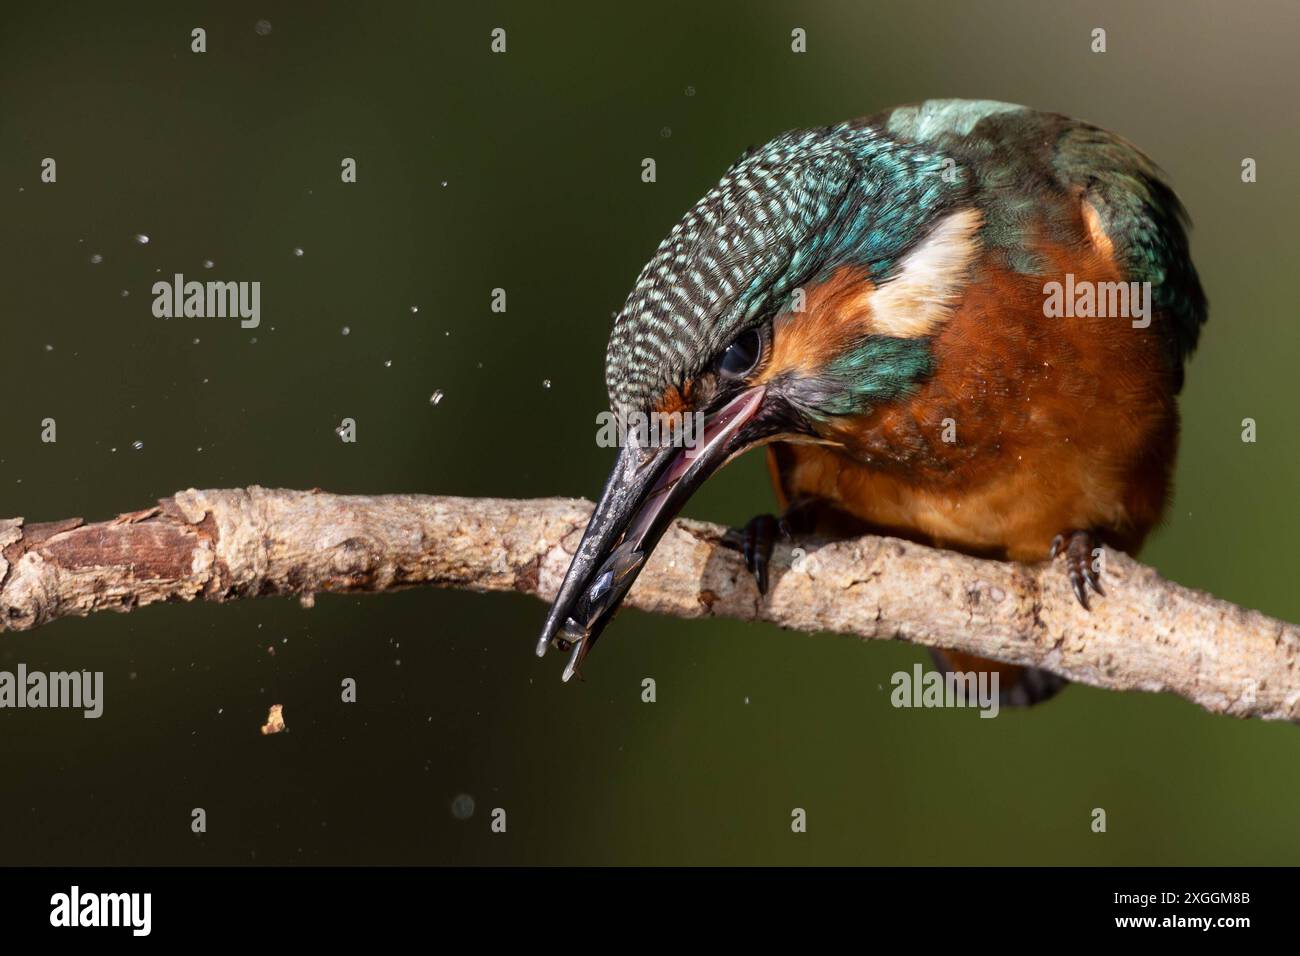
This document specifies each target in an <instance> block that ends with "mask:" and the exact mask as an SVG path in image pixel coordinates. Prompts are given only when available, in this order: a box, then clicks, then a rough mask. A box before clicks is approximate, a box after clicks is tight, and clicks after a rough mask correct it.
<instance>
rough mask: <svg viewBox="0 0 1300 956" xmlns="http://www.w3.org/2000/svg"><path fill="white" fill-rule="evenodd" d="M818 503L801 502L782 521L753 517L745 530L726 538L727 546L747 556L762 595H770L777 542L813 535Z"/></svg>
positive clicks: (766, 515)
mask: <svg viewBox="0 0 1300 956" xmlns="http://www.w3.org/2000/svg"><path fill="white" fill-rule="evenodd" d="M815 504H816V503H815V501H814V500H813V499H800V500H798V501H796V502H795V503H794V504H792V505H791V506H790V507H789V508H787V509H786V512H785V514H783V515H782V516H781V517H779V518H778V517H776V516H775V515H770V514H762V515H759V516H758V517H756V518H750V519H749V521H747V522H746V523H745V526H744V527H743V528H732V529H731V530H730V531H728V532H727V533H726V534H725V535H724V536H723V538H722V545H723V547H727V548H731V549H732V550H734V551H739V552H740V553H741V554H743V555H744V556H745V567H747V568H749V573H750V574H752V575H753V576H754V583H755V584H757V585H758V593H759V594H766V593H767V582H768V576H767V569H768V565H769V563H770V562H771V560H772V549H773V548H775V547H776V542H777V539H778V538H780V539H784V540H786V541H789V540H790V539H791V538H792V537H794V535H796V534H808V533H811V532H812V530H813V528H814V527H815V526H816V509H815Z"/></svg>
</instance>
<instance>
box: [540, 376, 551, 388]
mask: <svg viewBox="0 0 1300 956" xmlns="http://www.w3.org/2000/svg"><path fill="white" fill-rule="evenodd" d="M550 387H551V380H550V379H549V378H544V379H542V388H550Z"/></svg>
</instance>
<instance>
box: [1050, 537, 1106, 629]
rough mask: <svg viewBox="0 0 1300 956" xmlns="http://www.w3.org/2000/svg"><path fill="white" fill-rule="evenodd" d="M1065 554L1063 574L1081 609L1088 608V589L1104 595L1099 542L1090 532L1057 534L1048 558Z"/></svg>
mask: <svg viewBox="0 0 1300 956" xmlns="http://www.w3.org/2000/svg"><path fill="white" fill-rule="evenodd" d="M1062 551H1064V552H1065V573H1066V575H1067V576H1068V577H1069V579H1070V586H1071V587H1072V588H1074V596H1075V597H1077V598H1078V599H1079V603H1080V604H1082V605H1083V609H1084V610H1085V611H1086V610H1089V608H1088V588H1089V587H1091V588H1092V589H1093V590H1094V591H1096V592H1097V593H1098V594H1101V595H1104V594H1105V593H1106V592H1104V591H1103V590H1102V589H1101V555H1102V550H1101V541H1100V539H1098V537H1097V536H1096V535H1095V534H1094V533H1093V532H1091V531H1071V532H1069V533H1068V534H1058V535H1057V536H1056V537H1055V538H1053V539H1052V550H1051V553H1050V554H1049V555H1048V557H1049V558H1055V557H1056V556H1057V555H1058V554H1060V553H1061V552H1062Z"/></svg>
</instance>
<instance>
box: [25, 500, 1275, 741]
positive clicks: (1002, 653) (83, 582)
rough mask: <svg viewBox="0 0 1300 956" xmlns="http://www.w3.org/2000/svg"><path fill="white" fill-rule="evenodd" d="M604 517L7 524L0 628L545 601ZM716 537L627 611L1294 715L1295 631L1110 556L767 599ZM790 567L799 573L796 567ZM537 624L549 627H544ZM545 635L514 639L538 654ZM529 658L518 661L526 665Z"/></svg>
mask: <svg viewBox="0 0 1300 956" xmlns="http://www.w3.org/2000/svg"><path fill="white" fill-rule="evenodd" d="M590 511H591V505H590V504H589V503H588V502H585V501H577V500H570V499H541V500H535V501H508V500H501V499H491V498H441V497H426V496H419V495H380V496H356V495H351V496H343V495H331V494H325V493H323V492H320V491H285V490H272V489H266V488H257V487H253V488H248V489H232V490H220V491H195V490H193V489H191V490H189V491H183V492H180V493H179V494H177V495H175V496H173V497H171V498H166V499H163V500H162V501H160V502H159V503H158V506H157V507H154V508H149V509H146V510H144V511H138V512H133V513H130V514H124V515H121V516H119V517H118V518H115V519H113V520H112V521H107V522H101V523H97V524H86V523H85V522H83V521H82V520H81V519H78V518H74V519H70V520H66V521H58V522H51V523H45V524H25V523H24V522H23V520H22V519H21V518H17V519H0V631H6V630H11V631H15V630H26V629H28V628H33V627H38V626H40V625H42V624H46V623H48V622H50V621H53V620H55V619H57V618H60V617H68V616H72V615H85V614H89V613H90V612H92V611H100V610H106V609H107V610H117V611H125V610H130V609H132V608H135V607H139V606H142V605H145V604H152V603H155V602H158V601H177V600H180V601H193V600H197V599H203V600H209V601H227V600H231V599H233V598H241V597H256V596H261V595H267V594H296V595H301V596H302V601H303V603H304V604H308V605H310V604H311V603H312V600H313V595H314V594H315V593H317V592H322V591H334V592H345V591H352V592H357V591H385V590H390V589H393V588H399V587H405V586H410V585H417V584H425V585H434V586H436V587H452V588H469V589H472V590H477V591H520V592H524V593H527V594H534V595H537V596H538V597H541V598H545V599H549V598H550V597H551V596H552V595H553V594H554V593H555V591H556V589H557V588H558V586H559V583H560V580H561V578H562V577H563V575H564V572H565V569H566V567H567V566H568V560H569V557H570V555H571V554H572V552H573V549H574V548H575V547H576V545H577V542H578V538H579V537H580V535H581V532H582V528H583V526H584V525H585V523H586V520H587V516H588V514H589V513H590ZM722 533H723V529H722V528H720V527H718V526H716V525H711V524H706V523H703V522H699V521H685V520H682V521H678V522H676V524H675V525H674V526H673V527H672V528H671V529H670V530H669V532H668V534H667V535H665V537H664V540H663V542H662V543H661V544H660V546H659V548H658V550H657V551H656V553H655V556H654V558H653V559H652V560H651V561H650V563H649V565H648V566H647V568H646V570H645V572H644V573H643V574H642V576H641V578H640V580H639V581H638V582H637V584H636V587H635V588H633V590H632V593H631V595H630V598H629V601H628V603H629V604H630V605H631V606H632V607H636V608H640V609H642V610H646V611H653V612H657V613H660V614H671V615H677V616H680V617H706V616H710V615H712V616H720V617H733V618H739V619H741V620H747V621H769V622H771V623H774V624H778V625H780V626H782V627H787V628H792V629H796V630H802V631H837V632H840V633H844V634H854V635H857V636H859V637H862V638H899V639H902V640H906V641H912V642H914V643H917V644H926V645H935V646H940V647H950V648H957V649H959V650H963V651H967V652H970V653H975V654H979V655H981V656H984V657H993V658H998V659H1000V660H1005V661H1011V662H1014V663H1019V664H1031V665H1034V666H1037V667H1044V668H1047V669H1048V670H1051V671H1055V672H1056V673H1058V674H1062V675H1064V676H1065V677H1068V678H1070V679H1071V680H1076V681H1081V682H1083V683H1086V684H1094V685H1096V686H1098V687H1108V688H1112V689H1115V690H1145V691H1171V692H1173V693H1176V694H1180V695H1182V696H1183V697H1186V698H1187V699H1188V700H1191V701H1194V702H1196V703H1197V704H1199V705H1201V706H1202V707H1204V708H1205V709H1206V710H1209V711H1213V712H1216V713H1223V714H1231V715H1233V716H1237V717H1261V718H1265V719H1285V720H1300V671H1298V670H1297V659H1298V658H1300V628H1297V627H1296V626H1295V625H1292V624H1287V623H1285V622H1283V621H1279V620H1275V619H1273V618H1269V617H1266V616H1264V615H1263V614H1260V613H1258V612H1255V611H1249V610H1246V609H1244V608H1240V607H1237V606H1236V605H1233V604H1229V603H1227V602H1224V601H1220V600H1218V599H1216V598H1214V597H1212V596H1210V595H1208V594H1205V593H1202V592H1198V591H1193V590H1190V589H1188V588H1184V587H1180V586H1179V585H1177V584H1173V583H1171V582H1169V581H1165V580H1164V579H1162V578H1161V577H1160V576H1159V575H1158V574H1156V572H1155V571H1153V570H1151V569H1150V568H1147V567H1144V566H1143V565H1140V564H1138V563H1136V562H1134V561H1132V560H1130V559H1129V558H1128V557H1126V556H1124V555H1122V554H1117V553H1114V552H1107V554H1106V563H1105V587H1106V596H1105V597H1104V598H1098V599H1095V600H1094V601H1093V610H1092V611H1091V612H1089V611H1085V610H1083V609H1082V608H1081V607H1079V605H1078V603H1077V602H1076V601H1075V599H1074V597H1073V595H1072V594H1071V592H1070V588H1069V585H1068V583H1067V581H1066V576H1065V574H1064V573H1063V572H1062V569H1061V568H1060V567H1059V565H1053V564H1047V563H1044V564H1041V565H1034V566H1028V565H1016V564H1007V563H1003V562H997V561H981V560H976V559H974V558H969V557H966V556H964V555H960V554H955V553H953V552H948V551H936V550H933V549H930V548H925V547H922V546H920V545H915V544H910V543H907V542H903V541H896V540H893V539H889V538H861V539H858V540H854V541H841V542H830V543H822V542H813V541H806V542H801V543H800V542H796V543H795V546H794V547H796V548H798V549H799V550H798V551H794V550H792V547H791V546H789V545H778V548H777V552H776V554H775V555H774V558H773V565H772V585H771V588H770V590H769V593H768V595H767V597H766V598H765V599H760V598H759V595H758V592H757V590H756V589H755V587H754V584H753V582H752V580H751V579H750V577H749V575H748V574H747V572H746V571H745V569H744V566H743V564H742V563H741V561H740V559H739V556H738V555H736V554H735V553H734V552H732V551H730V550H728V549H725V548H721V547H719V544H718V542H719V539H720V537H721V535H722ZM792 558H793V559H794V560H793V564H792ZM538 620H539V625H540V620H541V619H540V617H539V619H538ZM532 638H533V635H531V634H528V635H521V637H520V647H521V649H522V648H526V647H531V644H532ZM521 652H522V650H521Z"/></svg>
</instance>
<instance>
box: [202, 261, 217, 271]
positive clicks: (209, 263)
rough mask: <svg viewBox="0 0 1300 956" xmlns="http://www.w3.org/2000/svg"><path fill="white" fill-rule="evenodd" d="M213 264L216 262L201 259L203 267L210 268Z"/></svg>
mask: <svg viewBox="0 0 1300 956" xmlns="http://www.w3.org/2000/svg"><path fill="white" fill-rule="evenodd" d="M215 265H216V263H215V262H213V261H212V260H211V259H204V260H203V268H205V269H211V268H212V267H213V266H215Z"/></svg>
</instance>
